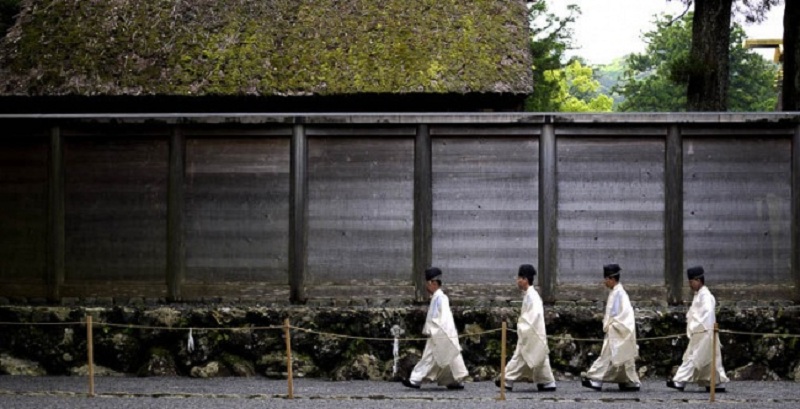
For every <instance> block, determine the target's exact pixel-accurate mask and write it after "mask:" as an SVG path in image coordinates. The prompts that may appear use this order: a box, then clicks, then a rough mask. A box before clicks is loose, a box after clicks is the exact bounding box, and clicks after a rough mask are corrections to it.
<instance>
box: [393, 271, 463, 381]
mask: <svg viewBox="0 0 800 409" xmlns="http://www.w3.org/2000/svg"><path fill="white" fill-rule="evenodd" d="M441 287H442V271H441V270H439V269H438V268H436V267H431V268H429V269H427V270H425V288H426V289H427V290H428V294H431V304H430V306H429V307H428V316H427V318H425V326H424V327H423V329H422V333H423V334H424V335H426V336H428V341H427V342H426V343H425V351H423V352H422V358H420V360H419V362H418V363H417V365H416V366H415V367H414V370H413V371H411V376H409V378H408V379H405V380H403V385H405V386H407V387H409V388H415V389H419V387H420V386H421V385H422V383H423V382H437V383H438V384H439V385H440V386H446V387H447V389H464V383H463V380H464V379H465V378H466V377H467V376H468V375H469V373H468V372H467V367H466V366H465V365H464V358H463V357H462V356H461V345H460V344H459V342H458V332H457V331H456V325H455V322H454V321H453V313H452V311H450V300H449V299H448V298H447V296H446V295H445V294H444V292H442V289H441Z"/></svg>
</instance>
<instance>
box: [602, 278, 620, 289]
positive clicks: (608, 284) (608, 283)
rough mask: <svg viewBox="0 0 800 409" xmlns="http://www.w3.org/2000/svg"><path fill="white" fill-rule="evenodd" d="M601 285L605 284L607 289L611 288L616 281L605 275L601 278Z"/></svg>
mask: <svg viewBox="0 0 800 409" xmlns="http://www.w3.org/2000/svg"><path fill="white" fill-rule="evenodd" d="M603 285H605V286H606V288H608V289H612V288H614V286H615V285H617V281H616V280H614V279H613V278H611V277H605V278H604V279H603Z"/></svg>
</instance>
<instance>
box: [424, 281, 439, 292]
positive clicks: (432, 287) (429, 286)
mask: <svg viewBox="0 0 800 409" xmlns="http://www.w3.org/2000/svg"><path fill="white" fill-rule="evenodd" d="M425 289H426V290H428V294H431V295H433V293H435V292H436V290H438V289H439V283H437V282H436V281H434V280H428V281H426V282H425Z"/></svg>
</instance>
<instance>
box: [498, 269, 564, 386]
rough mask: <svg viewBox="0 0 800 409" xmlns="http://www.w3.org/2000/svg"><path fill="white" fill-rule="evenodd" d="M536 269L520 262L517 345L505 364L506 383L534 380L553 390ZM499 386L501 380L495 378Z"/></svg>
mask: <svg viewBox="0 0 800 409" xmlns="http://www.w3.org/2000/svg"><path fill="white" fill-rule="evenodd" d="M535 276H536V269H535V268H534V267H533V266H532V265H530V264H523V265H521V266H519V272H518V274H517V287H519V289H520V290H522V291H523V292H524V293H525V296H524V298H523V299H522V310H521V311H520V314H519V319H518V320H517V348H516V349H515V350H514V356H513V357H512V358H511V360H510V361H508V364H507V365H506V374H505V384H506V385H505V386H506V389H507V390H512V388H513V385H514V382H516V381H520V380H527V381H529V382H535V383H536V388H537V389H538V390H539V391H541V392H554V391H555V390H556V380H555V378H554V377H553V371H552V369H550V358H549V357H548V353H549V352H550V349H549V348H548V347H547V332H546V331H545V327H544V307H543V306H542V298H541V297H540V296H539V293H537V292H536V289H535V288H534V287H533V279H534V277H535ZM495 385H497V386H498V387H500V380H499V379H498V380H496V381H495Z"/></svg>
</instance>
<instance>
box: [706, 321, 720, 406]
mask: <svg viewBox="0 0 800 409" xmlns="http://www.w3.org/2000/svg"><path fill="white" fill-rule="evenodd" d="M717 334H719V324H717V323H716V322H715V323H714V333H713V334H712V336H713V337H714V338H711V385H710V388H711V394H710V395H709V398H708V400H709V401H710V402H714V400H715V399H716V392H717Z"/></svg>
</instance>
